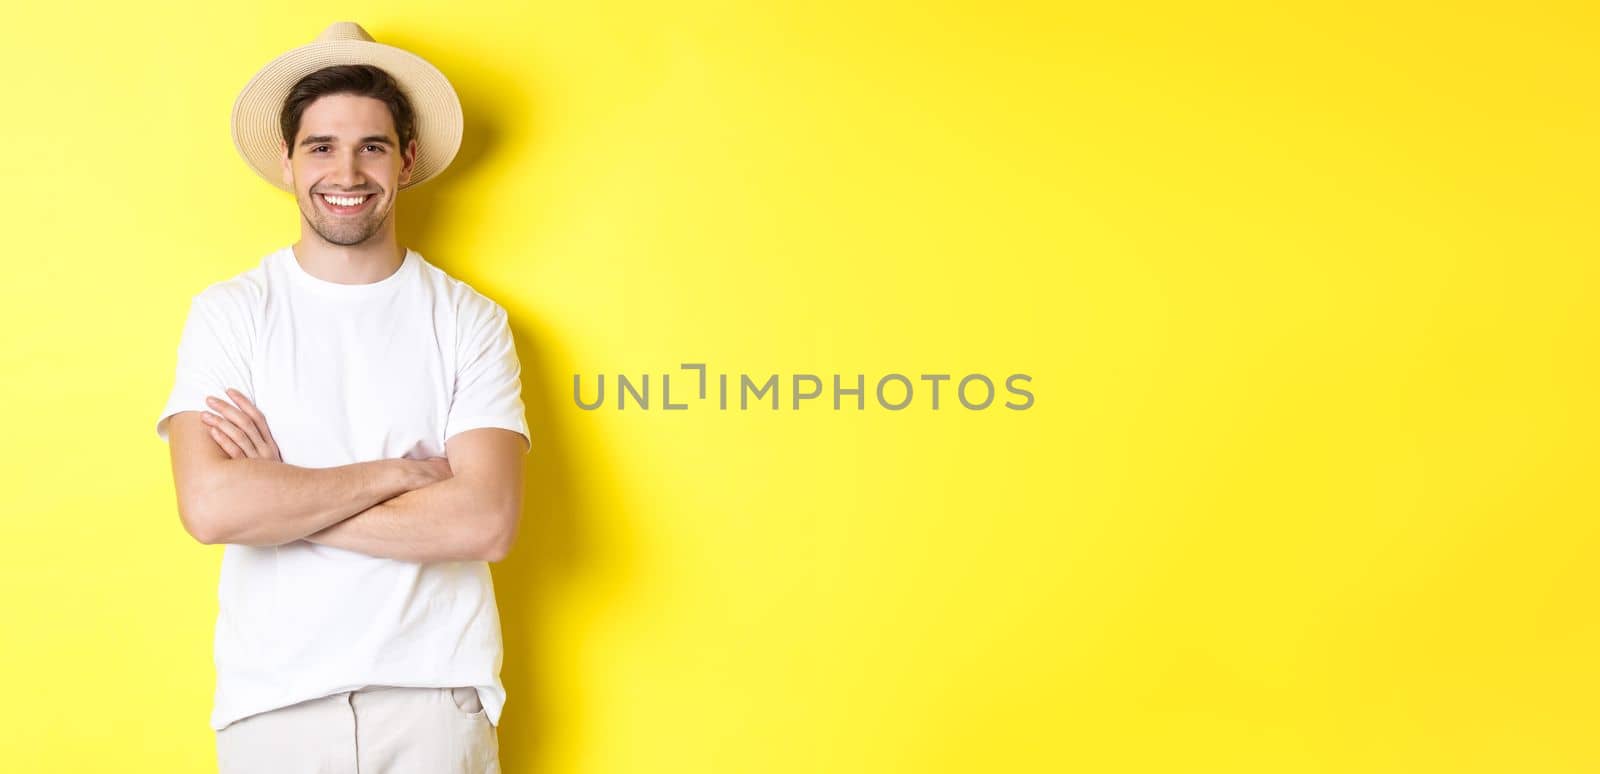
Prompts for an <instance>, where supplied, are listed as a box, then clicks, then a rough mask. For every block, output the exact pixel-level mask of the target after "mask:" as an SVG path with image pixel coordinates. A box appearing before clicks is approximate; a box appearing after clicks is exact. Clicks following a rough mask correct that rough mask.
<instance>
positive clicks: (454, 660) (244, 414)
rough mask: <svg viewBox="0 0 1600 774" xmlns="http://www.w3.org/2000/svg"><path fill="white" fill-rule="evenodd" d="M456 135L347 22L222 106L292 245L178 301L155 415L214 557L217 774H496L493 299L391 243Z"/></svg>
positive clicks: (502, 390) (401, 63) (508, 344)
mask: <svg viewBox="0 0 1600 774" xmlns="http://www.w3.org/2000/svg"><path fill="white" fill-rule="evenodd" d="M460 138H461V107H460V102H459V101H458V100H457V98H456V96H455V92H454V90H453V89H452V87H451V86H450V83H449V81H447V80H446V79H445V77H444V76H443V74H441V73H440V72H439V71H438V70H437V69H436V68H434V67H433V66H432V65H429V64H428V63H427V62H425V61H423V60H422V59H420V58H418V57H416V56H415V55H413V54H411V53H409V52H406V51H403V50H401V49H397V48H394V47H391V46H384V45H381V44H378V43H375V42H373V40H372V38H371V36H369V35H367V33H366V31H365V30H362V29H361V27H360V26H358V25H355V24H353V23H350V22H341V23H339V24H335V25H333V26H332V27H330V28H328V30H327V31H325V32H324V33H323V34H322V35H321V36H320V37H318V39H317V40H316V41H315V42H313V43H312V44H310V45H307V46H302V47H300V48H297V49H295V50H293V51H290V52H288V53H286V54H284V55H283V56H280V57H278V58H277V59H275V60H273V62H271V63H270V64H268V65H267V66H266V67H265V68H264V69H263V70H262V71H261V72H260V73H259V74H257V76H256V77H255V78H254V79H252V80H251V81H250V83H249V84H248V85H247V86H246V87H245V89H244V91H243V92H241V93H240V95H239V99H238V101H237V102H236V103H235V106H234V141H235V143H236V145H237V147H238V148H239V151H240V154H241V155H242V156H243V157H244V158H245V160H246V161H247V162H249V163H250V165H251V166H252V167H253V168H254V169H255V171H256V172H257V173H258V174H260V175H261V176H262V177H263V178H264V179H266V180H267V181H268V182H271V183H273V184H274V185H276V186H278V187H280V188H282V189H284V190H287V191H292V192H293V193H294V196H295V200H296V202H297V205H298V209H299V213H300V239H299V240H298V241H296V242H295V243H293V244H291V245H288V246H285V247H282V248H280V249H277V250H274V251H273V252H271V253H270V254H268V255H266V256H265V257H264V258H263V259H262V260H261V263H260V265H259V266H256V267H255V268H252V269H250V270H249V271H246V272H244V273H242V274H239V275H237V276H234V277H232V278H230V279H226V280H223V281H220V282H216V283H214V284H212V285H209V286H207V287H206V288H204V289H203V290H201V291H200V292H199V293H198V294H197V295H195V296H194V297H193V299H192V300H191V302H190V307H189V312H188V318H187V320H186V321H185V323H184V328H183V333H182V336H181V338H180V340H179V344H178V359H177V369H176V378H175V381H174V385H173V389H172V392H171V394H170V396H169V398H168V400H167V404H166V406H165V407H164V409H163V410H162V413H161V416H160V418H159V420H158V421H157V423H156V433H157V434H158V435H159V436H160V437H161V438H162V439H164V440H167V441H168V442H169V444H170V447H171V456H172V469H173V477H174V481H175V484H176V489H177V499H178V513H179V517H180V519H181V521H182V524H183V526H184V528H185V529H186V530H187V531H188V532H189V534H191V535H192V536H193V537H194V538H195V539H197V540H198V541H200V542H201V543H207V544H224V545H225V548H224V550H223V557H222V573H221V580H220V585H219V589H218V603H219V606H218V614H217V622H216V633H215V635H216V636H215V641H214V646H215V663H216V670H217V672H216V674H217V683H216V693H215V702H214V705H213V709H212V713H211V727H212V728H213V729H214V730H215V731H216V742H217V757H218V762H219V765H220V768H221V771H222V772H224V774H231V773H233V772H269V771H270V772H352V773H353V772H356V771H360V772H486V771H499V731H498V726H499V718H500V712H501V709H502V708H503V706H504V704H505V698H506V693H505V688H504V686H503V685H502V684H501V681H500V665H501V659H502V646H501V633H500V618H499V612H498V608H497V606H496V602H495V594H494V586H493V582H492V580H491V576H490V573H489V566H488V562H491V561H498V560H500V559H502V558H504V557H505V555H506V553H507V552H508V551H509V550H510V546H511V544H512V541H513V539H514V537H515V535H516V531H517V522H518V518H519V514H520V511H521V507H522V492H523V479H522V461H523V455H525V454H526V453H527V451H528V450H529V448H530V442H529V440H528V428H527V423H526V419H525V417H524V411H523V403H522V395H521V368H520V366H519V363H518V360H517V355H516V350H515V347H514V344H513V341H512V336H511V329H510V326H509V321H508V319H507V315H506V311H505V309H504V308H502V307H501V306H500V305H499V304H497V303H495V302H494V301H492V300H490V299H489V298H487V297H486V296H484V295H483V294H481V293H479V292H477V291H476V290H474V289H473V288H471V287H470V286H468V285H467V284H465V283H463V282H461V281H460V280H457V279H455V278H453V277H451V276H449V275H448V274H446V273H445V272H444V271H442V270H441V269H439V268H438V267H436V266H434V265H433V264H432V263H430V262H428V261H427V260H424V259H423V257H422V256H421V255H420V254H418V253H417V252H416V251H415V250H412V249H409V248H403V247H401V246H400V245H399V243H398V241H397V238H396V235H395V218H396V215H397V212H398V210H397V206H396V205H397V203H398V197H399V193H400V191H402V190H404V189H406V188H408V187H410V186H414V185H416V184H418V183H421V182H423V181H424V180H427V179H428V178H430V177H432V176H434V175H436V174H438V173H439V172H440V171H442V170H443V169H444V168H445V167H446V166H448V165H449V163H450V161H451V159H452V158H453V157H454V156H455V153H456V150H457V148H458V147H459V144H460Z"/></svg>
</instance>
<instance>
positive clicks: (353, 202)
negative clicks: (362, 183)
mask: <svg viewBox="0 0 1600 774" xmlns="http://www.w3.org/2000/svg"><path fill="white" fill-rule="evenodd" d="M316 196H317V198H318V199H320V200H322V206H323V207H326V208H327V209H328V211H329V212H332V213H333V214H335V215H354V214H356V213H358V212H361V211H362V210H364V209H366V208H367V203H368V202H370V201H372V199H373V198H374V196H375V194H362V195H358V196H336V195H333V194H317V195H316Z"/></svg>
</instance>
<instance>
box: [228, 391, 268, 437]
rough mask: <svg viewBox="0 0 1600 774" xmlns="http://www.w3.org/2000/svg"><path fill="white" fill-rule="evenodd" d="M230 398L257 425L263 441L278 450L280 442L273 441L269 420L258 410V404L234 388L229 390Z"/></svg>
mask: <svg viewBox="0 0 1600 774" xmlns="http://www.w3.org/2000/svg"><path fill="white" fill-rule="evenodd" d="M228 397H231V398H233V402H234V403H236V404H238V406H239V410H241V411H243V412H244V413H245V415H246V416H248V417H250V419H251V420H253V421H254V422H255V423H256V428H257V429H259V430H260V431H261V439H262V440H263V441H265V442H266V444H267V446H269V447H272V449H273V450H276V449H277V448H278V442H277V441H275V440H273V438H272V429H271V428H269V427H267V418H266V417H265V416H264V415H262V413H261V409H258V408H256V404H254V403H252V402H250V399H249V398H247V397H245V395H244V393H242V392H239V391H238V390H235V389H233V388H232V387H229V388H228Z"/></svg>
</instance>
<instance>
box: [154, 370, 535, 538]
mask: <svg viewBox="0 0 1600 774" xmlns="http://www.w3.org/2000/svg"><path fill="white" fill-rule="evenodd" d="M228 395H229V397H231V398H232V399H233V401H234V404H237V405H234V404H229V403H227V402H225V401H220V400H213V401H211V405H212V407H213V410H214V411H215V412H216V414H215V415H208V414H206V413H204V412H199V411H184V412H180V413H177V414H174V415H173V416H172V418H171V419H170V420H168V421H169V436H168V437H169V438H170V439H171V449H172V472H173V478H174V481H175V482H176V485H177V491H178V516H179V518H180V519H181V520H182V522H183V526H184V529H185V530H187V531H188V532H189V534H190V535H192V536H193V537H194V538H195V539H196V540H198V541H200V542H201V543H207V544H212V543H237V544H242V545H253V546H268V545H280V544H283V543H288V542H292V541H295V540H308V541H311V542H313V543H321V544H323V545H330V546H335V547H338V548H345V549H349V550H351V551H358V552H361V553H364V554H368V555H370V556H380V557H388V558H391V559H403V560H407V561H413V562H439V561H455V560H482V561H490V562H497V561H500V560H501V559H504V558H505V556H506V554H507V553H509V552H510V550H511V544H512V542H513V541H514V540H515V538H516V531H517V522H518V520H519V517H520V514H521V511H522V489H523V482H522V456H523V450H524V448H525V444H524V441H523V439H522V436H521V435H519V434H518V433H515V432H512V431H510V430H503V429H500V428H478V429H475V430H468V431H465V432H461V433H457V434H455V435H453V436H451V437H450V438H449V439H448V440H447V441H446V442H445V455H446V456H445V457H434V458H431V459H427V460H414V459H386V460H372V461H369V462H358V463H353V464H350V465H340V466H337V467H331V468H306V467H300V466H297V465H290V464H287V463H284V462H282V461H281V459H280V458H279V455H278V449H277V444H276V442H275V441H273V439H272V436H271V432H270V430H269V429H268V428H267V423H266V419H265V417H263V416H262V415H261V412H260V411H259V410H258V409H257V408H256V407H255V406H254V405H253V404H251V403H250V401H249V399H248V398H246V397H245V396H244V395H242V394H241V393H239V392H238V391H236V390H229V392H228Z"/></svg>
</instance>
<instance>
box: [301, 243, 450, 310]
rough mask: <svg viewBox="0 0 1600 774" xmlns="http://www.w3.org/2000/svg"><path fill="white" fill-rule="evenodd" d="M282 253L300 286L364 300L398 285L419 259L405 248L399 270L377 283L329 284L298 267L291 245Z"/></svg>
mask: <svg viewBox="0 0 1600 774" xmlns="http://www.w3.org/2000/svg"><path fill="white" fill-rule="evenodd" d="M282 253H283V262H284V264H286V266H285V268H286V269H287V270H288V272H289V275H290V276H291V277H293V278H294V280H295V281H296V282H298V283H299V284H300V285H302V286H304V287H306V288H309V289H311V290H312V291H314V292H317V293H321V294H323V295H329V296H338V297H340V298H349V299H356V298H366V297H368V296H373V295H376V294H379V293H383V292H384V291H386V290H388V289H389V288H390V287H392V286H394V285H396V284H398V283H399V282H400V281H401V280H402V279H403V278H404V277H405V276H406V275H407V274H408V273H410V272H411V271H412V270H414V269H415V267H416V263H417V259H418V257H419V256H418V255H417V251H416V250H413V249H411V248H409V247H408V248H406V255H405V257H404V258H403V259H401V261H400V268H398V269H395V270H394V271H393V272H391V273H390V274H389V276H387V277H384V278H383V279H381V280H378V281H377V282H358V283H344V282H329V281H328V280H325V279H322V278H320V277H317V276H315V275H312V274H311V273H310V272H307V271H306V270H305V267H303V266H301V265H300V259H299V258H296V257H295V254H294V246H293V245H289V246H287V247H284V248H283V251H282Z"/></svg>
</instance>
